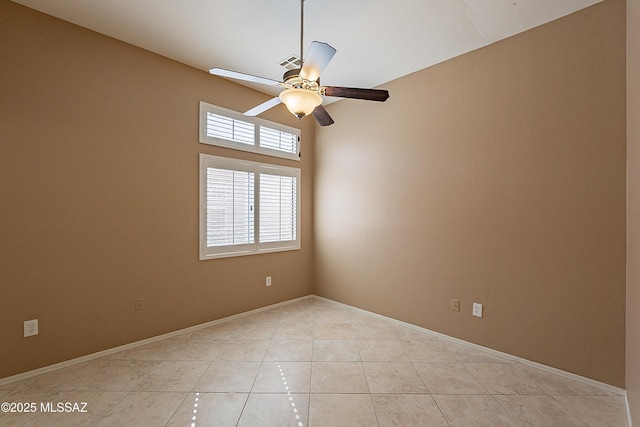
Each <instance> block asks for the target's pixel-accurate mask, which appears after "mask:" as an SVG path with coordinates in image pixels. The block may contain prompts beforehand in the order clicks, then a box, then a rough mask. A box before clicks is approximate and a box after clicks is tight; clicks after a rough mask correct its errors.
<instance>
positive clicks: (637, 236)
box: [627, 0, 640, 425]
mask: <svg viewBox="0 0 640 427" xmlns="http://www.w3.org/2000/svg"><path fill="white" fill-rule="evenodd" d="M627 167H628V177H627V180H628V181H627V185H628V188H627V198H628V199H627V204H628V207H627V212H628V216H627V222H628V229H627V233H628V234H627V397H628V399H629V404H630V408H631V415H632V418H633V420H634V422H635V425H638V424H640V1H638V0H627Z"/></svg>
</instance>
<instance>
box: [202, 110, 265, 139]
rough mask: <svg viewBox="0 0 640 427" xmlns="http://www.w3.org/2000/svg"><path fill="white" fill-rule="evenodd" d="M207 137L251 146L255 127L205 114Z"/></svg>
mask: <svg viewBox="0 0 640 427" xmlns="http://www.w3.org/2000/svg"><path fill="white" fill-rule="evenodd" d="M206 123H207V135H208V136H210V137H212V138H219V139H224V140H227V141H233V142H237V143H240V144H250V145H253V143H254V140H255V133H256V131H255V125H253V124H252V123H248V122H243V121H241V120H236V119H233V118H231V117H225V116H221V115H220V114H215V113H212V112H210V111H208V112H207V121H206Z"/></svg>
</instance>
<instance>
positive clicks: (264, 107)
mask: <svg viewBox="0 0 640 427" xmlns="http://www.w3.org/2000/svg"><path fill="white" fill-rule="evenodd" d="M281 102H282V101H280V98H278V97H277V96H276V97H275V98H273V99H270V100H268V101H267V102H263V103H262V104H260V105H258V106H255V107H253V108H252V109H251V110H249V111H247V112H245V113H244V115H245V116H251V117H254V116H257V115H258V114H260V113H264V112H265V111H267V110H268V109H269V108H273V107H275V106H276V105H278V104H280V103H281Z"/></svg>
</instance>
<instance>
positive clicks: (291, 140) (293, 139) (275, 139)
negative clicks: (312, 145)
mask: <svg viewBox="0 0 640 427" xmlns="http://www.w3.org/2000/svg"><path fill="white" fill-rule="evenodd" d="M260 146H261V147H264V148H268V149H271V150H279V151H284V152H285V153H292V154H293V153H296V152H297V150H298V135H296V134H293V133H289V132H284V131H281V130H277V129H271V128H268V127H266V126H260Z"/></svg>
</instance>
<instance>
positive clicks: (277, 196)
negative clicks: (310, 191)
mask: <svg viewBox="0 0 640 427" xmlns="http://www.w3.org/2000/svg"><path fill="white" fill-rule="evenodd" d="M200 204H201V208H200V259H202V260H203V259H211V258H221V257H229V256H238V255H251V254H256V253H262V252H273V251H282V250H293V249H300V207H299V206H300V169H297V168H289V167H284V166H275V165H269V164H265V163H257V162H249V161H245V160H237V159H229V158H225V157H216V156H210V155H206V154H200Z"/></svg>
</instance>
